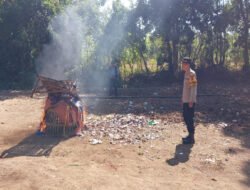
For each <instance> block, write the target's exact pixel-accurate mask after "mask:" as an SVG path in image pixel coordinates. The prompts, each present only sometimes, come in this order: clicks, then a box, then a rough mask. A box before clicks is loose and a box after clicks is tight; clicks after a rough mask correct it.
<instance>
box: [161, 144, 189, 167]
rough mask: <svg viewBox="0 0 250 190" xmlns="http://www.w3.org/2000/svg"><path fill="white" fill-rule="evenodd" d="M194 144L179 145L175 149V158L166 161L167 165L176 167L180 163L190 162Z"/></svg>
mask: <svg viewBox="0 0 250 190" xmlns="http://www.w3.org/2000/svg"><path fill="white" fill-rule="evenodd" d="M192 147H193V144H178V145H176V147H175V155H174V158H171V159H169V160H166V163H167V164H168V165H170V166H176V165H178V164H179V163H185V162H187V161H188V160H189V155H190V153H191V149H192Z"/></svg>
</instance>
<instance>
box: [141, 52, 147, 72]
mask: <svg viewBox="0 0 250 190" xmlns="http://www.w3.org/2000/svg"><path fill="white" fill-rule="evenodd" d="M139 53H140V56H141V58H142V60H143V63H144V67H145V69H146V72H147V73H149V69H148V64H147V61H146V59H145V57H144V55H143V53H142V51H141V50H139Z"/></svg>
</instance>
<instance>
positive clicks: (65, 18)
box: [38, 6, 84, 80]
mask: <svg viewBox="0 0 250 190" xmlns="http://www.w3.org/2000/svg"><path fill="white" fill-rule="evenodd" d="M50 30H51V34H52V41H51V43H50V44H48V45H45V46H44V49H43V52H42V55H41V56H40V58H39V59H38V73H39V74H40V75H42V76H45V77H49V78H53V79H57V80H64V79H67V76H66V74H65V72H66V71H67V70H69V69H73V68H74V67H76V66H77V65H80V64H81V61H82V45H83V43H84V23H83V20H82V18H81V17H80V16H79V14H78V13H77V7H76V6H74V7H68V8H66V10H65V11H64V12H63V14H61V15H59V16H56V17H55V18H54V19H52V21H51V23H50Z"/></svg>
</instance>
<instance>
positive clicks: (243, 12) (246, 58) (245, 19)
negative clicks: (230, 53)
mask: <svg viewBox="0 0 250 190" xmlns="http://www.w3.org/2000/svg"><path fill="white" fill-rule="evenodd" d="M247 7H248V1H245V8H244V5H243V0H240V9H241V16H242V19H243V23H244V34H243V39H244V44H243V49H244V50H243V57H244V62H245V64H244V67H243V69H244V70H249V56H248V36H249V33H248V29H249V26H248V11H247Z"/></svg>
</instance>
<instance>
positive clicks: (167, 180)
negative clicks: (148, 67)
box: [0, 84, 250, 190]
mask: <svg viewBox="0 0 250 190" xmlns="http://www.w3.org/2000/svg"><path fill="white" fill-rule="evenodd" d="M154 92H157V93H158V94H159V95H162V96H172V95H180V94H181V86H178V85H173V86H171V87H162V88H159V89H157V88H154V89H123V90H121V91H120V93H121V94H122V95H152V94H153V93H154ZM198 92H199V94H224V95H227V96H201V97H199V98H198V104H197V107H196V116H195V121H196V134H195V138H196V143H195V144H194V145H193V146H192V145H183V144H181V137H182V136H185V135H186V134H187V131H186V128H185V126H184V123H183V121H182V117H181V106H180V100H179V99H147V100H145V99H134V100H127V99H120V100H119V99H113V100H108V99H106V100H94V99H89V100H86V107H87V110H88V112H89V113H88V117H87V124H88V123H89V128H90V127H95V126H93V125H92V124H91V123H93V120H95V119H98V118H99V119H100V118H101V119H102V118H105V117H107V116H109V117H110V115H111V116H112V117H116V115H124V117H126V116H127V115H128V114H130V115H132V118H133V117H136V116H140V115H143V116H145V117H147V118H148V119H149V120H152V119H154V120H158V121H160V122H159V124H157V125H161V127H162V128H164V132H163V136H162V137H161V138H157V139H155V140H150V141H146V142H140V143H138V144H119V142H118V143H116V144H110V142H109V139H108V138H103V139H102V140H103V143H102V144H97V145H91V144H90V143H89V139H90V138H91V137H90V136H88V135H85V136H84V137H73V138H51V137H44V136H37V135H36V131H37V129H38V126H39V123H40V119H41V116H42V109H43V104H44V98H45V96H44V95H36V96H35V97H34V98H33V99H31V98H30V97H29V92H27V91H21V92H20V91H2V92H0V129H1V133H0V155H1V158H0V189H7V190H12V189H13V190H17V189H25V190H26V189H36V190H37V189H39V190H40V189H46V190H47V189H53V190H54V189H60V190H61V189H67V190H69V189H74V190H75V189H79V190H83V189H111V190H112V189H136V190H137V189H138V190H140V189H153V190H157V189H159V190H160V189H163V190H166V189H171V190H172V189H173V190H177V189H193V190H200V189H202V190H206V189H211V190H214V189H223V190H224V189H225V190H239V189H240V190H245V189H250V85H246V84H245V85H244V84H240V85H239V84H236V85H221V86H215V85H212V84H210V85H203V86H202V85H200V87H199V90H198ZM129 101H133V105H132V106H131V105H129V104H130V103H129ZM145 101H147V102H148V104H149V105H150V106H151V107H150V109H145V108H144V107H143V104H144V102H145ZM152 111H153V112H152Z"/></svg>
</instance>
